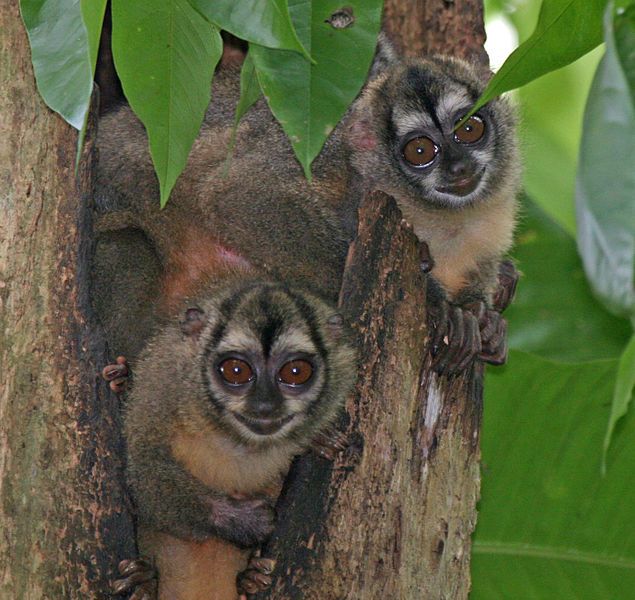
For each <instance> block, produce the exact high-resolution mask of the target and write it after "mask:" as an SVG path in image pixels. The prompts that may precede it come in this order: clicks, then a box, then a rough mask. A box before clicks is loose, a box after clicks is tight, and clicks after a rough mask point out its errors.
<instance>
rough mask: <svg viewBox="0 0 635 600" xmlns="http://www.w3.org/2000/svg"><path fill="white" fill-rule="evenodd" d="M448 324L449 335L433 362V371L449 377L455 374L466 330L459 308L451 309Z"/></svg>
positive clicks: (452, 307)
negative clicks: (455, 365) (454, 367)
mask: <svg viewBox="0 0 635 600" xmlns="http://www.w3.org/2000/svg"><path fill="white" fill-rule="evenodd" d="M448 324H449V326H448V333H447V335H446V337H445V338H444V341H443V345H442V346H441V349H440V350H439V352H438V354H437V356H436V357H435V361H434V362H433V369H434V370H435V371H436V372H437V373H439V374H440V375H449V374H451V373H452V372H453V370H454V369H453V365H454V364H455V363H456V358H457V355H458V354H459V353H460V351H461V347H462V346H463V342H464V336H465V328H464V320H463V314H462V311H461V309H460V308H459V307H458V306H451V307H450V312H449V319H448Z"/></svg>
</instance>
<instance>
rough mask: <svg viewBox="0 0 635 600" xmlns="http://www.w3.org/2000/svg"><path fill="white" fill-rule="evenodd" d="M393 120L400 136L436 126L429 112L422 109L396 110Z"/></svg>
mask: <svg viewBox="0 0 635 600" xmlns="http://www.w3.org/2000/svg"><path fill="white" fill-rule="evenodd" d="M392 121H393V124H394V125H395V128H396V129H397V135H398V136H399V137H403V136H404V135H406V134H408V133H410V132H412V131H418V130H422V129H429V128H431V127H434V121H433V120H432V117H431V116H430V115H429V114H428V113H426V112H421V111H408V112H406V111H404V110H395V111H394V113H393V116H392Z"/></svg>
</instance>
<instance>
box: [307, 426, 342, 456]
mask: <svg viewBox="0 0 635 600" xmlns="http://www.w3.org/2000/svg"><path fill="white" fill-rule="evenodd" d="M348 446H349V439H348V436H347V435H346V434H345V433H342V432H341V431H337V430H336V429H328V430H326V431H324V432H322V433H320V434H318V435H317V436H316V437H314V438H313V441H312V442H311V450H313V452H315V453H316V454H317V455H318V456H321V457H322V458H326V459H327V460H335V458H336V457H337V454H338V453H339V452H344V450H346V449H347V448H348Z"/></svg>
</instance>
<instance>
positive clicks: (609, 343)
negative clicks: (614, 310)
mask: <svg viewBox="0 0 635 600" xmlns="http://www.w3.org/2000/svg"><path fill="white" fill-rule="evenodd" d="M512 254H513V256H514V259H515V260H516V262H517V265H518V268H519V269H520V270H521V272H522V273H523V277H522V279H521V280H520V283H519V285H518V293H517V296H516V299H515V300H514V303H513V304H512V305H511V306H510V307H509V309H508V310H507V312H506V313H505V316H506V317H507V319H508V321H509V344H510V347H511V348H515V349H518V350H525V351H528V352H533V353H536V354H540V355H541V356H543V357H546V358H551V359H553V360H559V361H574V362H575V361H582V360H592V359H597V358H617V357H618V356H619V355H620V353H621V352H622V349H623V348H624V346H625V344H626V343H627V342H628V339H629V337H630V333H631V328H630V325H629V323H628V321H627V320H625V319H619V318H617V317H614V316H612V315H610V314H609V313H607V311H606V310H605V309H604V307H603V306H602V305H601V304H600V302H598V301H597V300H596V299H595V298H594V296H593V294H592V293H591V289H590V287H589V284H588V282H587V281H586V279H585V277H584V271H583V269H582V263H581V262H580V257H579V256H578V254H577V252H576V247H575V241H574V239H573V237H571V235H569V234H568V233H567V232H566V231H564V230H563V229H562V228H561V227H560V226H559V225H557V224H556V223H555V222H554V221H552V220H551V219H550V218H549V217H548V216H547V215H546V214H545V213H544V212H543V211H542V210H541V209H540V208H538V207H537V206H536V205H535V204H534V203H533V202H531V201H530V200H528V199H525V201H524V202H523V210H522V217H521V219H520V223H519V227H518V232H517V235H516V245H515V247H514V250H513V252H512Z"/></svg>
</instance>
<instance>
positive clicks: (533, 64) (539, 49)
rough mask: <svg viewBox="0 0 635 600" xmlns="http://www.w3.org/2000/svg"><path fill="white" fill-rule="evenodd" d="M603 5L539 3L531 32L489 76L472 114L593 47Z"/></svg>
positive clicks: (564, 0)
mask: <svg viewBox="0 0 635 600" xmlns="http://www.w3.org/2000/svg"><path fill="white" fill-rule="evenodd" d="M605 4H606V0H543V3H542V6H541V9H540V15H539V16H538V23H537V24H536V29H535V31H534V33H533V34H532V35H531V37H530V38H529V39H527V40H526V41H525V42H524V43H522V44H521V45H520V46H519V47H518V48H516V50H514V52H512V54H511V55H510V56H509V58H508V59H507V60H506V61H505V63H504V64H503V66H502V67H501V68H500V70H499V71H498V73H496V75H494V77H492V79H491V80H490V82H489V84H488V86H487V88H486V89H485V91H484V92H483V94H482V95H481V97H480V98H479V99H478V101H477V103H476V105H475V106H474V108H473V109H472V112H474V111H476V110H478V109H479V108H480V107H481V106H483V105H484V104H487V102H489V101H490V100H491V99H492V98H495V97H496V96H498V95H500V94H502V93H503V92H507V91H509V90H513V89H515V88H518V87H521V86H523V85H525V84H526V83H528V82H530V81H532V80H534V79H537V78H538V77H540V76H541V75H544V74H545V73H549V71H554V70H555V69H559V68H560V67H564V66H565V65H568V64H569V63H572V62H573V61H574V60H576V59H578V58H580V57H581V56H582V55H584V54H586V53H587V52H589V51H590V50H592V49H593V48H595V46H597V45H598V44H599V43H600V42H601V41H602V10H603V8H604V5H605Z"/></svg>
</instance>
